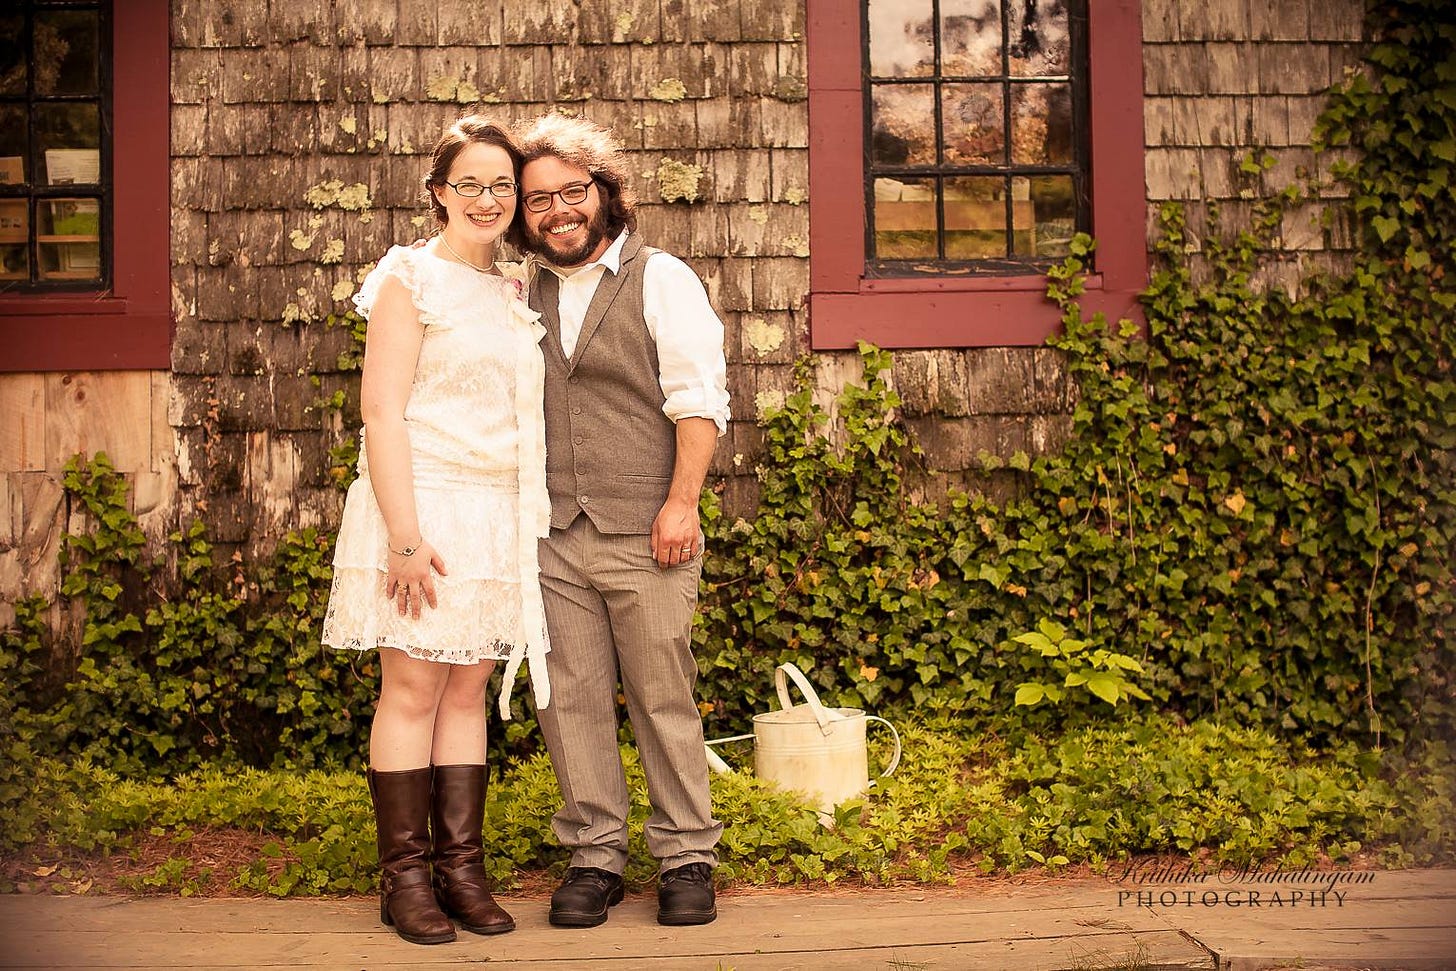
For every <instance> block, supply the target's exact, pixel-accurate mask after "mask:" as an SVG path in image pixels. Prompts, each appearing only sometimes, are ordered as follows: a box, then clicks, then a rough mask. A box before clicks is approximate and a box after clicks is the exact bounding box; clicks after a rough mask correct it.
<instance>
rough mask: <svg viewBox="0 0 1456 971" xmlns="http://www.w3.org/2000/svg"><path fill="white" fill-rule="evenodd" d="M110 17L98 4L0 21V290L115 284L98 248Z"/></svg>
mask: <svg viewBox="0 0 1456 971" xmlns="http://www.w3.org/2000/svg"><path fill="white" fill-rule="evenodd" d="M105 13H106V11H104V10H103V9H102V8H101V5H100V4H98V3H68V4H60V3H37V2H26V3H21V4H20V5H19V7H18V8H17V9H12V10H11V12H9V13H6V14H0V37H4V38H6V40H4V41H0V45H3V47H0V281H4V283H5V284H7V285H10V286H18V288H20V289H27V290H34V289H50V288H64V287H71V288H76V287H83V288H88V289H95V288H96V287H98V286H101V285H103V284H104V283H105V282H106V281H107V279H108V278H109V276H110V274H109V272H108V269H107V266H106V262H107V261H105V260H103V258H102V246H101V240H102V232H101V229H102V225H103V224H104V223H109V221H110V220H109V218H108V217H109V215H110V208H111V207H110V204H109V202H110V200H109V199H108V198H107V196H106V193H105V191H104V190H105V188H106V186H105V184H104V183H105V181H106V180H103V179H102V175H101V173H102V171H103V165H102V160H103V157H106V156H109V154H110V153H109V149H110V145H109V144H108V142H109V139H107V138H106V137H105V136H106V133H107V131H108V129H109V127H110V126H109V121H110V113H111V104H110V100H111V99H110V98H108V97H106V93H107V90H108V88H109V87H110V85H108V84H106V83H104V82H105V81H106V76H107V74H109V69H110V63H109V62H110V58H109V56H108V55H109V53H110V46H111V45H109V44H105V45H103V44H102V43H101V38H102V37H104V36H107V34H108V33H109V31H107V30H106V29H105V28H106V26H107V25H106V24H105V23H104V20H105V18H104V14H105ZM104 168H105V169H106V170H107V171H109V170H110V166H109V165H108V166H105V167H104ZM108 235H109V234H108ZM107 255H108V256H109V254H107Z"/></svg>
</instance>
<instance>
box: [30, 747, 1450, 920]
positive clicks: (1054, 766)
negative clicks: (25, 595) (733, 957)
mask: <svg viewBox="0 0 1456 971" xmlns="http://www.w3.org/2000/svg"><path fill="white" fill-rule="evenodd" d="M903 731H904V737H905V742H906V746H907V750H908V751H910V752H912V753H913V757H912V758H910V759H909V760H908V761H906V762H905V763H903V764H902V768H901V771H900V772H899V773H898V774H897V775H896V776H894V777H892V778H889V779H886V780H883V782H882V783H881V785H879V786H878V787H877V788H875V789H873V790H871V792H870V794H869V795H867V796H865V797H864V798H862V799H858V800H852V801H850V802H848V803H845V804H843V805H841V806H840V807H839V809H838V811H837V812H836V813H835V816H834V819H833V821H832V823H833V825H832V826H826V825H824V824H823V823H821V822H820V820H819V818H818V816H817V814H816V813H815V812H814V811H813V810H811V809H806V808H803V807H802V806H800V805H798V804H797V802H796V800H795V798H794V797H793V796H792V795H790V794H786V793H783V792H779V791H777V790H775V789H772V788H771V787H769V786H767V785H766V784H765V783H763V782H762V781H760V780H758V779H755V778H754V777H752V776H751V775H749V774H747V773H739V772H735V773H731V774H728V775H723V776H714V777H713V779H712V788H713V808H714V814H715V815H716V816H717V817H719V818H721V819H724V820H728V821H730V825H729V826H728V828H727V829H726V830H725V832H724V837H723V842H722V844H721V846H720V853H721V856H722V863H721V866H720V874H721V875H722V876H723V877H724V878H726V879H732V880H737V881H743V882H748V883H759V884H821V885H824V884H830V885H832V884H835V883H838V882H842V881H856V882H865V883H893V882H903V881H937V882H943V881H947V880H949V879H950V878H951V877H952V875H953V873H954V872H955V871H956V870H958V869H964V868H965V867H967V866H973V865H974V866H979V867H980V868H981V869H985V870H989V869H992V868H997V867H1004V868H1006V869H1010V870H1017V869H1021V868H1024V867H1026V866H1028V865H1029V864H1030V863H1031V862H1042V861H1045V863H1047V864H1050V865H1053V866H1058V865H1062V864H1063V863H1071V862H1076V863H1090V864H1092V865H1094V866H1095V867H1098V868H1115V866H1116V865H1115V863H1114V861H1117V860H1124V859H1127V858H1129V857H1130V856H1133V855H1138V854H1148V853H1169V854H1174V855H1177V856H1187V855H1189V854H1191V853H1193V852H1194V851H1198V850H1200V849H1201V848H1208V850H1209V851H1210V854H1209V855H1207V856H1206V857H1205V858H1204V859H1205V862H1207V863H1208V864H1209V865H1218V864H1248V863H1263V864H1270V865H1272V864H1275V863H1280V862H1283V863H1287V864H1291V865H1302V864H1303V863H1304V862H1306V861H1311V860H1316V859H1318V860H1324V861H1333V862H1336V863H1339V862H1348V861H1349V860H1350V859H1351V857H1352V856H1353V855H1355V854H1357V853H1361V854H1367V853H1369V852H1370V851H1371V850H1372V849H1373V848H1378V847H1383V848H1384V852H1385V854H1386V856H1387V858H1388V859H1389V860H1391V861H1392V862H1400V863H1405V864H1410V863H1422V862H1429V861H1430V859H1431V854H1432V853H1449V852H1450V851H1451V849H1452V848H1453V836H1452V834H1451V832H1450V829H1449V826H1447V825H1446V824H1445V822H1444V820H1443V816H1442V814H1443V813H1449V811H1450V808H1451V805H1452V804H1451V802H1450V783H1449V779H1448V778H1447V775H1446V773H1445V771H1444V766H1445V763H1444V761H1443V759H1444V757H1445V755H1446V754H1447V753H1445V752H1444V750H1438V749H1436V748H1435V747H1431V748H1429V749H1427V750H1426V751H1425V752H1424V753H1423V754H1422V755H1421V756H1420V757H1419V759H1418V760H1417V761H1416V762H1414V763H1412V764H1410V765H1406V766H1397V765H1394V764H1392V765H1389V766H1382V764H1381V759H1380V757H1379V756H1378V755H1377V754H1376V753H1371V752H1362V751H1360V750H1359V749H1357V748H1356V747H1354V746H1340V747H1337V748H1336V749H1334V750H1332V751H1330V752H1327V753H1316V752H1313V751H1310V750H1307V749H1305V748H1303V747H1302V746H1299V745H1297V744H1288V743H1285V742H1282V741H1280V740H1279V739H1277V738H1276V737H1275V736H1273V735H1271V734H1269V733H1268V732H1264V731H1260V730H1257V729H1241V728H1231V727H1227V726H1222V725H1218V724H1213V723H1207V724H1195V725H1179V724H1176V723H1174V722H1170V721H1165V720H1159V719H1153V720H1150V721H1148V722H1146V723H1130V724H1126V725H1122V726H1117V727H1111V728H1087V729H1080V730H1074V731H1071V732H1069V733H1067V734H1065V735H1063V736H1060V737H1057V738H1055V739H1053V738H1047V737H1040V736H1032V737H1029V738H1027V739H1026V740H1025V741H1024V743H1023V744H1022V745H1020V746H1012V745H1010V744H1008V743H1006V742H1004V741H1001V740H998V739H994V738H991V739H988V738H985V737H979V736H978V737H974V738H972V737H967V736H965V735H964V734H961V733H959V732H958V731H947V730H945V729H943V728H939V729H937V728H930V727H928V726H925V725H907V726H905V727H904V729H903ZM877 754H878V753H877ZM622 756H623V758H624V760H625V762H626V765H627V770H628V780H629V788H630V793H631V805H632V809H631V816H632V828H633V832H634V834H635V836H634V840H633V842H632V844H631V846H630V847H629V851H630V859H629V863H628V867H627V877H628V880H629V882H631V883H634V884H637V885H642V884H647V883H649V882H650V881H651V880H652V878H653V876H654V875H655V872H656V866H657V864H656V861H654V860H653V859H652V857H651V855H650V853H649V852H648V850H647V847H646V844H645V843H644V842H643V840H642V838H641V835H640V834H641V823H642V821H643V820H644V819H645V817H646V815H647V812H648V808H647V794H646V783H645V780H644V778H643V775H642V771H641V768H640V766H639V765H638V763H637V761H636V757H635V753H634V750H633V749H631V748H624V749H623V750H622ZM1382 768H1384V769H1386V770H1388V771H1387V772H1385V773H1382V772H1380V771H1378V770H1380V769H1382ZM1384 775H1394V776H1396V777H1397V778H1399V779H1400V780H1401V781H1400V782H1399V783H1398V786H1399V788H1397V786H1393V785H1392V784H1391V783H1389V782H1386V781H1383V776H1384ZM555 795H556V793H555V782H554V780H553V777H552V775H551V769H550V765H549V763H548V761H547V760H546V758H545V757H544V756H542V755H537V756H533V757H530V758H528V759H525V760H522V761H518V762H513V763H511V764H510V765H509V766H507V768H506V771H505V773H504V776H503V778H502V779H501V781H500V782H498V783H497V784H495V785H493V786H492V787H491V790H490V793H489V797H488V805H487V811H486V820H487V823H486V825H487V832H486V842H487V845H488V846H489V847H490V852H489V853H488V854H487V865H488V867H489V869H490V871H491V876H492V877H493V878H495V879H496V880H498V881H499V882H501V883H502V884H503V885H505V886H509V885H510V884H511V883H512V882H513V881H514V880H515V878H516V875H517V874H518V873H519V872H521V871H527V870H539V869H543V868H546V869H555V870H560V869H562V868H564V866H565V865H566V852H565V851H564V850H563V849H562V848H561V847H560V846H559V845H558V844H557V843H556V841H555V839H554V837H553V836H552V835H551V832H550V810H549V807H550V806H551V805H553V804H554V800H555ZM1407 799H1408V800H1411V801H1412V802H1413V803H1416V804H1419V805H1421V806H1422V807H1423V809H1422V812H1421V813H1420V814H1413V815H1411V816H1410V817H1409V818H1406V817H1405V816H1404V815H1403V814H1402V813H1401V812H1400V810H1401V809H1402V807H1403V805H1404V802H1403V800H1407ZM23 803H24V808H25V809H26V811H27V813H28V818H32V819H36V820H40V821H43V822H41V823H40V824H39V827H40V828H39V831H38V833H37V835H38V837H39V838H38V839H37V840H36V841H35V843H34V845H33V846H32V847H31V852H32V853H38V854H41V855H42V857H47V856H48V857H49V858H54V855H55V854H58V853H65V852H67V851H83V852H92V853H96V852H100V853H107V854H119V853H123V854H124V853H127V852H128V851H129V850H130V849H131V848H133V847H134V846H135V845H136V842H137V840H138V838H139V837H153V838H155V837H159V836H160V837H165V838H167V839H168V840H170V841H171V842H173V843H174V844H175V846H176V849H175V851H173V852H172V853H170V854H169V858H168V859H166V860H164V861H163V862H162V863H161V864H159V865H158V866H157V867H156V868H155V869H154V870H152V871H151V872H149V873H145V874H143V875H141V876H139V877H138V878H137V879H136V884H137V888H138V889H157V890H168V891H171V892H180V893H192V892H197V891H201V890H204V889H212V890H216V889H221V888H225V889H231V890H243V891H251V892H261V893H267V894H271V895H276V896H299V895H316V894H332V893H365V892H369V891H371V890H372V889H374V887H375V881H376V880H377V873H376V868H375V846H374V835H373V817H372V812H371V809H370V805H369V796H368V792H367V790H366V787H365V784H364V779H363V776H362V774H361V773H359V772H356V771H344V772H335V771H310V772H295V771H265V770H256V769H243V770H220V769H216V768H210V769H202V770H196V771H192V772H188V773H184V774H182V775H180V776H179V777H178V778H177V779H175V780H174V781H173V782H171V783H159V782H155V781H150V780H126V779H122V778H120V777H118V776H117V775H116V774H115V773H114V772H112V771H110V770H109V769H103V768H101V767H100V766H98V765H96V764H95V763H91V762H87V761H85V760H81V761H78V762H75V763H72V764H69V765H67V764H62V763H60V762H57V761H54V760H50V759H41V760H38V762H37V763H36V766H35V770H34V772H33V773H32V778H31V782H30V785H29V786H28V787H27V788H26V790H25V794H24V800H23ZM223 827H231V828H236V829H241V830H246V831H251V832H253V833H257V834H260V837H261V840H262V847H263V848H262V851H261V853H260V854H259V855H258V856H257V858H256V859H251V860H250V861H249V862H247V863H245V864H243V865H242V866H241V867H240V868H238V869H237V870H236V871H233V872H220V871H218V870H217V869H215V868H214V869H213V870H212V871H211V872H204V871H203V870H201V869H199V868H198V865H197V860H196V855H195V854H193V855H189V853H188V844H189V843H190V842H191V841H192V840H193V838H194V836H195V835H196V834H198V833H203V832H205V831H208V830H213V829H217V828H223ZM1393 840H1399V841H1403V842H1401V843H1393V842H1392V841H1393ZM204 845H205V841H204Z"/></svg>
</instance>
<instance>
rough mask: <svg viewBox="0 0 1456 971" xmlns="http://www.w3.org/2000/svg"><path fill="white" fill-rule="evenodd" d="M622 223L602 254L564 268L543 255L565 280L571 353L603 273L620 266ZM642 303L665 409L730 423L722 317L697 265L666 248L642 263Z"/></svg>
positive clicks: (724, 425) (565, 338) (566, 338)
mask: <svg viewBox="0 0 1456 971" xmlns="http://www.w3.org/2000/svg"><path fill="white" fill-rule="evenodd" d="M626 242H627V230H625V229H624V230H622V233H621V235H619V236H618V237H617V238H616V239H615V240H614V241H613V242H612V245H611V246H609V247H607V250H606V252H604V253H603V254H602V255H601V257H600V258H598V259H596V260H594V261H593V262H591V263H587V264H585V265H584V266H581V267H572V268H566V269H563V268H561V267H557V266H553V265H552V264H550V263H548V262H546V261H545V260H542V261H541V265H542V266H543V267H545V268H546V269H548V270H550V271H551V272H552V273H555V274H556V276H558V277H559V278H560V280H561V283H560V286H559V287H558V289H559V291H560V299H559V301H558V305H557V308H558V314H559V316H560V318H561V349H562V350H563V351H565V352H566V356H567V357H568V358H569V357H571V356H572V355H573V354H575V353H576V341H577V338H579V337H580V336H581V325H582V323H583V322H584V321H585V320H586V311H587V307H588V306H590V304H591V300H592V296H593V295H595V294H596V292H597V284H598V283H600V282H601V280H602V276H603V275H604V274H605V273H607V272H608V271H611V272H612V273H617V272H619V271H620V270H621V268H622V247H623V246H624V245H625V244H626ZM642 307H643V317H644V318H645V319H646V323H647V333H648V334H649V335H650V336H651V337H652V340H653V342H654V343H655V344H656V345H657V365H658V375H657V379H658V383H659V384H660V385H661V386H662V394H663V397H664V398H666V399H667V400H666V401H664V402H663V405H662V412H663V414H665V415H667V417H668V418H669V419H671V420H672V421H674V422H676V421H677V420H678V419H680V418H707V419H710V420H711V421H712V422H713V423H714V424H716V425H717V426H718V434H719V435H722V434H723V433H724V432H725V431H727V429H728V373H727V372H728V368H727V363H726V361H725V360H724V357H723V322H722V321H721V320H719V319H718V315H717V314H716V313H714V312H713V307H712V305H711V304H709V303H708V293H707V291H706V290H704V289H703V283H702V281H701V280H699V279H698V275H697V274H696V273H694V272H693V270H692V267H690V266H688V265H687V264H686V263H684V262H683V261H682V260H680V259H678V258H677V257H676V256H673V255H672V254H670V253H663V252H661V251H659V252H656V253H653V254H652V255H651V256H649V257H648V258H647V266H646V267H645V268H644V269H643V271H642Z"/></svg>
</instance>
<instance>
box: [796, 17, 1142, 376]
mask: <svg viewBox="0 0 1456 971" xmlns="http://www.w3.org/2000/svg"><path fill="white" fill-rule="evenodd" d="M862 2H863V0H806V4H807V9H806V14H807V18H806V36H807V42H806V46H807V57H808V74H809V84H808V87H809V200H810V204H809V253H810V257H809V291H810V292H809V337H810V346H811V347H812V348H813V349H815V350H834V349H842V348H852V347H854V346H855V344H856V343H857V342H858V341H860V340H865V341H870V342H871V343H874V344H877V345H879V346H881V347H886V348H956V347H1006V346H1034V345H1039V344H1042V343H1043V342H1045V340H1046V339H1047V338H1048V337H1049V336H1051V335H1052V334H1054V333H1055V332H1056V331H1057V330H1058V328H1059V327H1060V324H1061V319H1060V313H1059V312H1058V310H1057V307H1056V305H1055V304H1053V303H1052V302H1051V301H1050V300H1048V299H1047V298H1046V278H1045V276H1044V275H1041V274H1016V275H1008V276H991V275H985V276H971V275H966V276H954V277H952V276H923V277H920V276H917V277H884V276H873V275H871V274H870V273H868V272H867V266H866V242H865V241H866V225H867V223H866V220H867V211H866V205H865V192H864V189H863V187H864V184H865V168H864V166H865V151H864V139H865V128H864V118H865V112H864V98H865V90H864V89H865V87H866V85H867V79H866V76H865V69H864V65H863V61H862V58H863V50H864V37H863V33H862V32H863V15H862ZM1087 7H1088V23H1087V61H1088V70H1089V79H1088V80H1089V84H1088V89H1087V99H1088V119H1087V122H1088V134H1087V137H1088V140H1089V142H1090V163H1091V172H1090V176H1089V179H1088V184H1089V187H1090V193H1091V206H1092V216H1091V219H1092V226H1091V232H1092V234H1093V236H1095V237H1096V239H1097V255H1096V261H1095V267H1094V272H1093V273H1092V274H1091V275H1090V276H1089V277H1088V280H1087V293H1086V295H1085V296H1084V298H1083V301H1082V304H1083V309H1084V312H1085V313H1087V314H1090V313H1093V312H1095V311H1099V310H1100V311H1103V312H1105V313H1107V314H1109V315H1116V316H1131V317H1134V318H1140V314H1139V312H1138V311H1139V307H1138V303H1137V295H1138V294H1139V293H1140V292H1141V291H1142V290H1143V289H1145V288H1146V286H1147V279H1148V262H1147V204H1146V192H1145V190H1144V169H1143V117H1142V115H1143V83H1142V16H1141V8H1140V4H1139V3H1138V2H1136V0H1091V2H1089V3H1088V4H1087ZM1130 174H1132V177H1129V175H1130Z"/></svg>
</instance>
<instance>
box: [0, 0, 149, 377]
mask: <svg viewBox="0 0 1456 971" xmlns="http://www.w3.org/2000/svg"><path fill="white" fill-rule="evenodd" d="M109 16H110V19H111V45H112V48H111V82H112V91H111V98H112V114H111V121H112V137H111V159H110V162H111V173H110V174H111V178H110V185H111V225H110V235H109V240H110V242H109V245H110V252H111V280H110V285H109V286H102V287H98V288H96V289H91V290H86V289H81V290H75V289H71V290H36V291H26V292H13V291H10V292H0V346H3V348H4V350H3V352H0V371H10V372H13V371H79V370H88V371H91V370H133V369H145V370H154V369H165V368H168V367H169V366H170V364H171V345H172V331H173V321H172V313H171V280H170V276H169V263H170V261H171V199H170V186H171V171H170V166H171V158H170V141H171V139H170V135H171V124H170V118H171V77H170V62H171V48H170V37H171V31H170V16H169V11H168V0H126V2H125V3H116V2H114V0H113V2H112V4H111V10H110V13H109ZM107 245H108V243H107V241H105V240H103V242H102V246H103V247H106V246H107Z"/></svg>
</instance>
